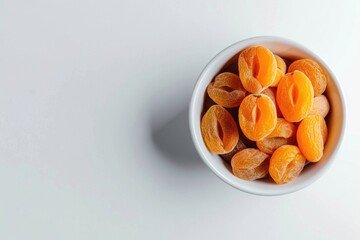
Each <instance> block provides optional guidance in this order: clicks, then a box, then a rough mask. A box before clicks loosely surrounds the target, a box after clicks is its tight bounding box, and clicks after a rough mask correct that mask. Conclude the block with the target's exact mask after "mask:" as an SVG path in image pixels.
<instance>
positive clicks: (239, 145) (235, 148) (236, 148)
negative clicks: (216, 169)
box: [220, 138, 247, 163]
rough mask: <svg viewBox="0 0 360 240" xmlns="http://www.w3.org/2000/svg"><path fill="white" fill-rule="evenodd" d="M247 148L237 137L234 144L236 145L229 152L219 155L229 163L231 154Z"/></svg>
mask: <svg viewBox="0 0 360 240" xmlns="http://www.w3.org/2000/svg"><path fill="white" fill-rule="evenodd" d="M245 148H247V147H246V145H245V144H244V143H243V141H241V139H240V138H239V141H238V143H237V144H236V146H235V147H234V149H233V150H232V151H231V152H229V153H225V154H221V155H220V157H221V158H222V159H224V160H225V161H227V162H228V163H231V159H232V158H233V156H234V155H235V154H236V153H238V152H239V151H241V150H243V149H245Z"/></svg>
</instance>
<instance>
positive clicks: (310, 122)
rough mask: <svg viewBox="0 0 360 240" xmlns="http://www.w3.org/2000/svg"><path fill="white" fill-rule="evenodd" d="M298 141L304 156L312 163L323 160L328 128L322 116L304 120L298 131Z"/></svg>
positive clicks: (311, 116) (308, 117)
mask: <svg viewBox="0 0 360 240" xmlns="http://www.w3.org/2000/svg"><path fill="white" fill-rule="evenodd" d="M296 139H297V142H298V146H299V148H300V150H301V152H302V154H303V155H304V156H305V157H306V159H307V160H308V161H310V162H317V161H319V160H320V159H321V157H322V155H323V151H324V144H325V142H326V139H327V126H326V122H325V120H324V118H323V117H322V116H321V115H318V114H316V115H309V116H307V117H306V118H304V119H303V120H302V121H301V123H300V125H299V127H298V130H297V133H296Z"/></svg>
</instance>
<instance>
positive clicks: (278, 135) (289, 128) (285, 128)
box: [256, 118, 296, 154]
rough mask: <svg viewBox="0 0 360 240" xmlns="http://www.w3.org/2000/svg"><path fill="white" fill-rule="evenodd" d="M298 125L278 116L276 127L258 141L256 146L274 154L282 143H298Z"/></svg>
mask: <svg viewBox="0 0 360 240" xmlns="http://www.w3.org/2000/svg"><path fill="white" fill-rule="evenodd" d="M295 133H296V127H295V125H294V124H293V123H291V122H288V121H286V120H285V119H283V118H278V120H277V123H276V127H275V129H274V130H273V131H272V132H271V133H270V134H269V135H268V136H267V137H266V138H264V139H262V140H260V141H257V142H256V146H257V147H258V148H259V149H260V150H261V151H262V152H264V153H267V154H272V153H273V152H274V151H275V150H276V149H277V148H279V147H280V146H282V145H292V144H295V143H296V138H295Z"/></svg>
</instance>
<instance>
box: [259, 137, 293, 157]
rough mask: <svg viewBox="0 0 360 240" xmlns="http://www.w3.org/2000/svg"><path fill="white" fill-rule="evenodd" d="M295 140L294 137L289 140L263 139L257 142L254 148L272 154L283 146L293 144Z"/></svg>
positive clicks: (281, 138)
mask: <svg viewBox="0 0 360 240" xmlns="http://www.w3.org/2000/svg"><path fill="white" fill-rule="evenodd" d="M295 140H296V139H295V138H294V137H291V138H283V137H271V138H264V139H263V140H260V141H257V142H256V146H257V147H258V148H259V150H260V151H262V152H264V153H267V154H273V153H274V151H275V150H276V149H278V148H279V147H281V146H283V145H293V144H295V142H296V141H295Z"/></svg>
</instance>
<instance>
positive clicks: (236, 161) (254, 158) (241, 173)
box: [231, 148, 269, 181]
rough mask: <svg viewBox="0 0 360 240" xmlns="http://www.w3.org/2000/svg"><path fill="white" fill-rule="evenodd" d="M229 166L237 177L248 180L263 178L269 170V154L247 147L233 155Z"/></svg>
mask: <svg viewBox="0 0 360 240" xmlns="http://www.w3.org/2000/svg"><path fill="white" fill-rule="evenodd" d="M231 167H232V170H233V173H234V175H235V176H237V177H238V178H241V179H245V180H250V181H253V180H256V179H259V178H263V177H265V176H266V175H267V174H268V171H269V170H268V169H269V155H267V154H265V153H263V152H261V151H259V150H258V149H255V148H247V149H244V150H241V151H240V152H238V153H236V154H235V155H234V157H233V158H232V159H231Z"/></svg>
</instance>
